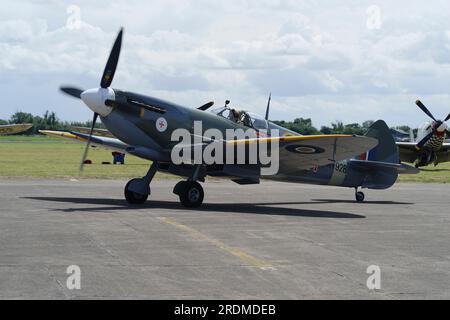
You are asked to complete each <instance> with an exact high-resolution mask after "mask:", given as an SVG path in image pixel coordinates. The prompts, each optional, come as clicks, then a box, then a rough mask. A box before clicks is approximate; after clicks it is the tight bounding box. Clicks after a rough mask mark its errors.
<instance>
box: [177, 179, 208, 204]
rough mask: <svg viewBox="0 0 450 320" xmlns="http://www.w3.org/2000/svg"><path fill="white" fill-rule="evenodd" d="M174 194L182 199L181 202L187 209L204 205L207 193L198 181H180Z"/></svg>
mask: <svg viewBox="0 0 450 320" xmlns="http://www.w3.org/2000/svg"><path fill="white" fill-rule="evenodd" d="M173 193H175V194H176V195H178V196H179V197H180V202H181V204H182V205H183V206H185V207H187V208H198V207H200V206H201V205H202V203H203V197H204V195H205V193H204V192H203V188H202V186H201V185H200V183H198V182H196V181H180V182H178V183H177V184H176V185H175V188H174V189H173Z"/></svg>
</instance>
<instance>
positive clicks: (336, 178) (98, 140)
mask: <svg viewBox="0 0 450 320" xmlns="http://www.w3.org/2000/svg"><path fill="white" fill-rule="evenodd" d="M122 34H123V30H121V31H120V32H119V35H118V37H117V39H116V41H115V43H114V46H113V48H112V51H111V54H110V57H109V59H108V62H107V64H106V67H105V70H104V73H103V76H102V78H101V83H100V88H94V89H89V90H81V89H78V88H74V87H62V88H61V90H62V91H63V92H65V93H67V94H69V95H71V96H73V97H75V98H79V99H81V100H82V101H83V102H84V103H85V104H86V105H87V106H88V107H89V108H90V109H91V110H92V111H93V112H94V116H93V122H92V127H91V129H90V131H89V133H88V134H86V133H81V132H76V131H72V132H56V131H42V133H45V134H49V135H57V136H62V137H67V138H72V139H77V140H80V141H85V142H87V143H86V148H85V151H84V154H83V157H82V161H81V167H80V169H82V168H83V165H84V163H85V160H86V156H87V152H88V150H89V146H90V144H91V143H92V144H95V145H101V146H104V147H107V148H111V149H115V150H120V151H121V152H126V153H129V154H132V155H135V156H138V157H141V158H144V159H148V160H151V161H152V164H151V166H150V169H149V170H148V172H147V174H146V175H145V176H144V177H143V178H138V179H133V180H131V181H129V182H128V183H127V185H126V186H125V192H124V193H125V198H126V200H127V201H128V202H129V203H132V204H140V203H144V202H145V201H146V200H147V198H148V196H149V195H150V183H151V181H152V179H153V177H154V175H155V173H156V172H157V171H164V172H168V173H172V174H175V175H178V176H181V177H186V178H187V180H186V181H181V182H179V183H178V184H177V185H176V186H175V188H174V190H173V192H174V193H175V194H177V195H178V196H179V198H180V202H181V204H182V205H184V206H186V207H198V206H200V205H201V204H202V202H203V196H204V192H203V188H202V186H201V185H200V184H199V181H200V182H203V181H205V177H206V176H216V177H223V178H227V179H231V180H233V181H234V182H236V183H238V184H258V183H259V182H260V179H261V178H268V179H276V180H280V181H288V182H303V183H305V182H306V183H315V184H330V185H339V186H345V187H352V188H355V189H356V191H357V189H358V188H359V187H364V188H375V189H380V188H381V189H382V188H388V187H390V186H391V185H392V184H393V183H394V182H395V180H396V178H397V175H398V172H401V171H405V172H407V171H408V170H409V168H408V167H406V166H404V165H401V164H400V163H399V160H398V151H397V149H396V146H395V143H394V142H393V139H392V137H391V136H390V134H389V129H387V126H386V125H385V124H384V122H382V121H379V122H377V123H376V124H374V126H373V127H372V128H371V130H370V131H369V133H368V134H367V136H365V137H361V136H352V135H316V136H302V135H299V134H297V133H295V132H292V131H290V130H288V129H285V128H282V127H280V126H277V125H276V124H274V123H272V122H270V121H268V119H267V118H268V110H267V112H266V118H262V117H259V116H256V115H254V114H251V113H248V112H245V111H238V110H235V109H231V108H229V106H228V105H226V106H225V107H222V108H218V109H213V110H212V111H208V110H209V109H210V108H211V107H212V106H213V103H212V102H210V103H207V104H205V105H203V106H201V107H199V108H189V107H185V106H180V105H177V104H174V103H171V102H167V101H163V100H160V99H157V98H153V97H149V96H145V95H142V94H137V93H132V92H129V91H123V90H119V89H112V88H111V87H110V86H111V82H112V80H113V77H114V74H115V71H116V67H117V63H118V60H119V53H120V49H121V42H122ZM98 117H100V118H101V121H102V123H103V124H104V125H105V126H106V128H107V129H108V131H109V133H110V134H107V135H103V136H97V135H93V132H94V126H95V123H96V121H97V119H98ZM197 121H199V122H201V124H202V128H203V132H205V131H207V130H209V129H215V130H216V131H218V132H219V133H223V136H226V134H225V131H227V130H228V129H243V130H244V129H248V128H251V129H252V130H254V132H255V137H254V138H245V139H229V140H227V139H225V140H224V139H219V140H218V139H216V138H214V139H212V138H211V137H207V138H206V137H205V136H200V138H201V139H200V143H197V144H199V145H200V146H201V148H205V147H206V146H208V145H210V144H212V143H216V144H217V143H219V144H222V145H223V146H224V150H225V152H228V151H227V150H229V147H230V146H231V147H232V148H233V150H234V148H235V147H237V146H238V145H245V146H247V147H250V146H251V145H252V144H255V143H258V145H259V143H264V142H266V143H267V142H273V141H275V142H277V143H278V148H277V150H278V151H279V170H278V172H276V173H274V174H272V175H269V176H262V175H261V172H262V169H263V164H261V162H258V163H257V164H250V163H247V162H245V163H243V164H235V163H232V164H228V162H226V164H220V163H213V164H207V163H205V162H203V161H202V162H200V163H195V162H194V163H193V162H183V163H181V164H176V163H175V162H174V161H173V159H172V157H171V154H172V151H173V150H174V149H175V148H178V147H179V142H178V141H173V140H172V134H173V133H174V131H175V130H177V129H180V128H182V129H185V130H186V131H187V132H188V133H189V134H190V135H192V136H193V137H194V139H193V140H194V142H192V144H190V145H183V150H186V149H187V150H190V149H194V148H195V147H196V142H195V138H197V139H198V138H199V137H198V134H197V133H196V132H195V130H194V127H195V122H197ZM275 129H276V130H278V135H274V136H271V132H273V131H272V130H275ZM268 130H269V131H268ZM202 134H203V133H201V134H200V135H202ZM385 138H386V139H387V140H385ZM379 142H380V143H379ZM375 147H376V148H375ZM245 150H246V152H247V150H249V149H245ZM369 150H371V151H370V152H369V156H368V157H367V158H365V159H364V160H362V159H360V158H358V159H352V157H354V156H355V155H359V154H366V153H367V151H369ZM271 152H273V150H271ZM346 159H347V160H346ZM356 199H357V200H358V201H363V199H364V194H362V193H361V192H356Z"/></svg>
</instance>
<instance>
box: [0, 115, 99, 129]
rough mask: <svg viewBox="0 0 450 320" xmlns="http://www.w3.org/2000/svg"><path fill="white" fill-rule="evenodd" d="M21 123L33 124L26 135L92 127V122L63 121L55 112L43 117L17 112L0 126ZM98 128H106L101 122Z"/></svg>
mask: <svg viewBox="0 0 450 320" xmlns="http://www.w3.org/2000/svg"><path fill="white" fill-rule="evenodd" d="M19 123H32V124H33V127H32V128H31V129H29V130H27V131H26V132H25V133H23V134H25V135H34V134H39V130H61V131H67V130H70V128H71V127H90V126H91V125H92V121H86V122H80V121H61V120H60V119H59V118H58V117H57V116H56V114H55V112H50V111H46V112H45V113H44V114H43V115H42V116H35V115H33V114H31V113H28V112H21V111H19V112H16V113H14V114H13V115H12V116H11V118H10V119H9V120H2V119H0V125H2V124H19ZM95 127H96V128H104V126H103V124H102V123H101V122H97V123H96V124H95Z"/></svg>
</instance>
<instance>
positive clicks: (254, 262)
mask: <svg viewBox="0 0 450 320" xmlns="http://www.w3.org/2000/svg"><path fill="white" fill-rule="evenodd" d="M158 219H159V220H161V221H162V222H164V223H166V224H169V225H171V226H174V227H176V228H177V229H179V230H182V231H185V232H186V233H188V234H189V235H190V236H192V237H193V238H195V239H197V240H202V241H206V242H209V243H211V244H212V245H214V246H216V247H218V248H219V249H222V250H223V251H225V252H227V253H229V254H231V255H233V256H235V257H237V258H239V259H240V260H242V261H243V262H244V263H245V264H247V265H250V266H253V267H257V268H260V269H264V270H274V269H275V268H274V267H273V265H272V264H271V263H269V262H268V261H265V260H261V259H258V258H256V257H254V256H252V255H250V254H248V253H246V252H244V251H242V250H241V249H239V248H233V247H229V246H227V245H226V244H224V243H223V242H221V241H219V240H217V239H212V238H209V237H208V236H206V235H205V234H203V233H201V232H199V231H197V230H195V229H193V228H191V227H188V226H186V225H184V224H181V223H179V222H177V221H176V220H175V219H173V218H168V217H159V218H158Z"/></svg>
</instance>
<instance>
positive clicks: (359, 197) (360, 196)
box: [355, 191, 365, 202]
mask: <svg viewBox="0 0 450 320" xmlns="http://www.w3.org/2000/svg"><path fill="white" fill-rule="evenodd" d="M355 198H356V201H358V202H363V201H364V198H365V195H364V193H363V192H361V191H359V192H357V193H355Z"/></svg>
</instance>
